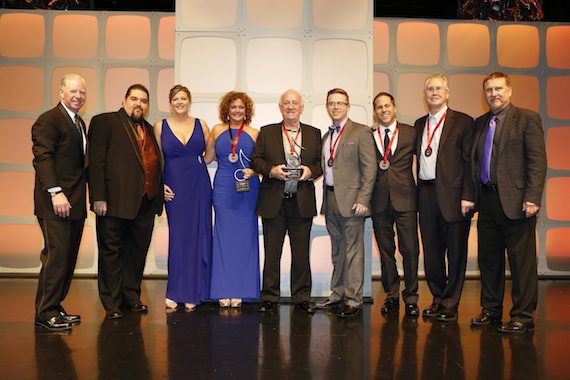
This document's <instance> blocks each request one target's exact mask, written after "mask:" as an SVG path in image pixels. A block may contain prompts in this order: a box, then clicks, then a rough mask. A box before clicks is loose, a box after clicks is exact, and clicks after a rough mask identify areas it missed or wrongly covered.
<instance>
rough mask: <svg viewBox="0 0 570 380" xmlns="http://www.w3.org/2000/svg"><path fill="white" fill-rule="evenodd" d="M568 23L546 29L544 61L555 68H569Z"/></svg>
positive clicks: (569, 32) (569, 28)
mask: <svg viewBox="0 0 570 380" xmlns="http://www.w3.org/2000/svg"><path fill="white" fill-rule="evenodd" d="M569 44H570V25H562V26H551V27H550V28H548V29H547V30H546V62H547V64H548V66H550V67H553V68H555V69H570V49H569V48H568V47H569V46H568V45H569Z"/></svg>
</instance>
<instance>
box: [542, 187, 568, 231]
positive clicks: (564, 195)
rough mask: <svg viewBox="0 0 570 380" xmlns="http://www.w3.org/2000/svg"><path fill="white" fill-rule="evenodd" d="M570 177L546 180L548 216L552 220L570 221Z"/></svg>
mask: <svg viewBox="0 0 570 380" xmlns="http://www.w3.org/2000/svg"><path fill="white" fill-rule="evenodd" d="M568 194H570V177H555V178H549V179H548V180H547V182H546V216H547V217H548V219H552V220H562V221H570V207H568Z"/></svg>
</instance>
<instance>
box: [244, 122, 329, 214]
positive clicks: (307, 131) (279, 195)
mask: <svg viewBox="0 0 570 380" xmlns="http://www.w3.org/2000/svg"><path fill="white" fill-rule="evenodd" d="M282 130H283V129H282V124H281V123H278V124H270V125H266V126H264V127H262V128H261V131H260V132H259V136H258V137H257V141H256V143H255V147H254V148H253V154H252V159H251V166H252V168H253V169H254V170H255V171H256V172H258V173H260V174H262V175H263V180H262V181H261V184H260V186H259V196H258V198H257V213H258V215H260V216H261V217H263V218H274V217H276V216H277V213H278V212H279V209H280V208H281V202H282V200H283V188H284V187H285V182H284V181H281V180H278V179H276V178H269V172H270V171H271V168H272V167H273V166H276V165H281V164H284V163H285V151H284V150H283V133H282ZM301 133H302V144H301V145H302V146H303V148H304V149H301V164H302V165H305V166H308V167H309V169H311V173H312V179H310V180H307V181H299V184H298V186H297V206H298V207H299V213H300V214H301V216H302V217H304V218H309V217H312V216H315V215H317V205H316V199H315V185H314V183H313V180H315V179H317V178H318V177H320V176H321V175H322V174H323V170H322V168H321V150H322V147H321V131H320V130H318V129H317V128H315V127H312V126H310V125H307V124H303V123H301Z"/></svg>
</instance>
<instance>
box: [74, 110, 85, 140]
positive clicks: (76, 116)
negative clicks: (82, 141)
mask: <svg viewBox="0 0 570 380" xmlns="http://www.w3.org/2000/svg"><path fill="white" fill-rule="evenodd" d="M74 121H75V128H77V132H79V134H80V135H83V132H82V130H81V122H80V121H79V115H78V114H75V120H74Z"/></svg>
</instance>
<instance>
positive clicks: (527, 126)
mask: <svg viewBox="0 0 570 380" xmlns="http://www.w3.org/2000/svg"><path fill="white" fill-rule="evenodd" d="M483 91H484V92H485V98H486V100H487V104H488V105H489V109H490V111H489V112H487V113H486V114H484V115H483V116H481V117H479V118H478V119H477V120H476V121H475V135H474V144H473V151H472V155H471V157H472V161H473V180H474V182H475V184H476V185H477V188H478V189H479V194H478V195H479V196H478V200H477V207H478V210H479V218H478V221H477V230H478V246H479V249H478V262H479V270H480V271H481V285H482V286H481V306H482V308H483V310H482V311H481V314H479V315H478V316H477V317H475V318H473V319H472V320H471V324H472V325H474V326H486V325H490V324H499V323H501V318H502V312H503V295H504V290H505V249H506V250H507V253H508V258H509V266H510V269H511V277H512V281H513V285H512V297H513V306H512V308H511V312H510V316H511V320H510V321H509V322H508V323H506V324H504V325H502V326H500V327H499V331H500V332H503V333H511V334H512V333H525V332H529V331H532V330H533V329H534V322H533V314H534V311H535V310H536V303H537V298H538V276H537V264H536V231H535V230H536V215H537V213H538V210H539V209H540V202H541V199H542V192H543V189H544V181H545V177H546V149H545V144H544V132H543V130H542V122H541V119H540V115H538V114H537V113H536V112H533V111H530V110H527V109H522V108H518V107H515V106H514V105H512V104H511V94H512V88H511V79H510V78H509V76H508V75H506V74H504V73H500V72H495V73H492V74H490V75H488V76H487V77H486V78H485V79H484V80H483Z"/></svg>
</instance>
